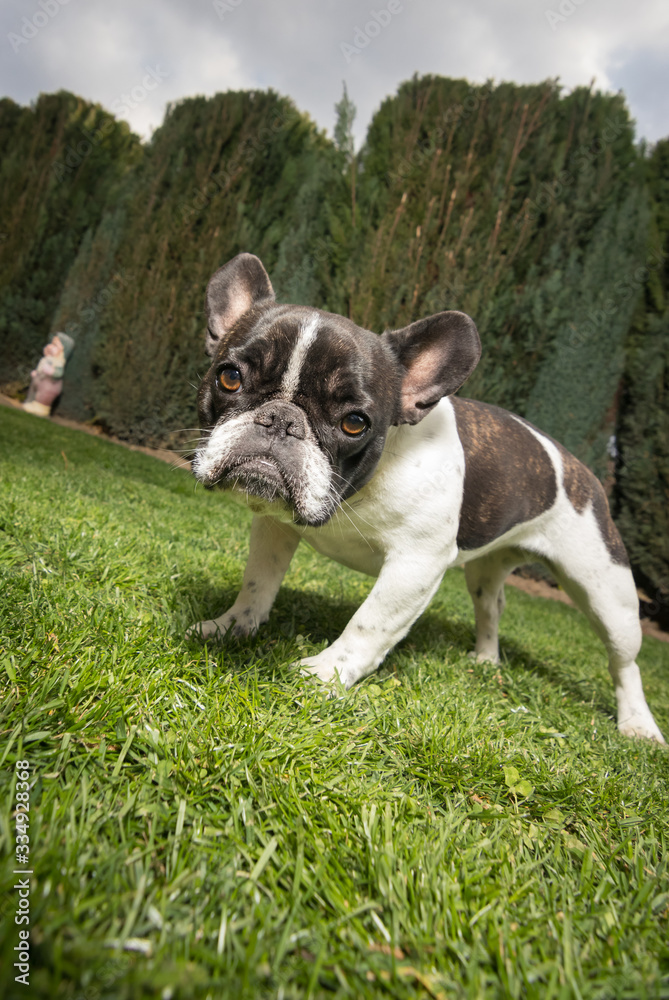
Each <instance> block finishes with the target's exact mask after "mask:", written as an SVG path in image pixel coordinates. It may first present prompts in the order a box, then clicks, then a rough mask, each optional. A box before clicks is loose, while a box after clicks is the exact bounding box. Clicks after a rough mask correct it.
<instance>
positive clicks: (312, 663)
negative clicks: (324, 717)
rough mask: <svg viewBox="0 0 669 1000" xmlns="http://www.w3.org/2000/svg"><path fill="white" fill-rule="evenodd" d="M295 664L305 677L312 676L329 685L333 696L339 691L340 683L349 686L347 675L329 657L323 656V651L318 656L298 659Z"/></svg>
mask: <svg viewBox="0 0 669 1000" xmlns="http://www.w3.org/2000/svg"><path fill="white" fill-rule="evenodd" d="M324 652H327V650H324ZM295 666H296V667H298V669H299V671H300V673H301V674H302V676H303V677H310V678H312V679H313V680H318V681H320V682H321V683H322V684H326V685H328V686H329V687H330V688H331V689H332V695H333V696H334V695H335V694H336V693H337V690H338V688H339V685H340V684H341V685H343V686H344V687H347V684H346V680H345V677H343V676H342V674H341V672H340V671H339V670H337V668H336V667H335V665H334V664H333V663H332V662H331V661H330V660H329V658H327V657H323V654H322V653H318V654H317V655H316V656H306V657H305V658H304V659H303V660H298V661H297V663H296V664H295Z"/></svg>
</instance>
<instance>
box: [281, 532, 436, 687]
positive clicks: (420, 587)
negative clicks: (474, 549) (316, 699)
mask: <svg viewBox="0 0 669 1000" xmlns="http://www.w3.org/2000/svg"><path fill="white" fill-rule="evenodd" d="M422 555H423V559H421V558H420V556H421V553H417V552H416V551H415V549H413V550H412V552H411V556H410V557H407V556H406V555H403V554H400V553H398V554H397V555H391V556H390V557H389V558H388V559H387V560H386V562H385V563H384V564H383V567H382V569H381V572H380V574H379V576H378V579H377V581H376V583H375V584H374V587H373V588H372V591H371V593H370V594H369V597H368V598H367V600H366V601H365V602H364V604H362V605H361V606H360V608H358V610H357V611H356V613H355V614H354V615H353V617H352V618H351V620H350V622H349V623H348V625H347V626H346V628H345V629H344V631H343V632H342V634H341V635H340V636H339V638H338V639H336V640H335V641H334V642H333V643H332V645H330V646H328V647H327V649H324V650H323V651H322V652H321V653H317V654H316V655H315V656H309V657H307V658H306V659H304V660H300V661H299V664H298V665H299V666H300V667H301V668H302V672H303V673H304V674H307V675H308V674H311V675H313V676H315V677H318V678H319V679H320V680H321V681H324V682H325V683H328V682H330V681H333V680H334V679H335V678H336V677H338V678H339V680H340V681H341V683H342V684H343V685H344V687H345V688H350V687H351V686H352V685H353V684H355V683H356V681H359V680H361V679H362V678H363V677H366V676H367V675H368V674H371V673H372V671H374V670H376V668H377V667H378V665H379V664H380V663H381V661H382V660H383V658H384V657H385V656H386V654H387V653H388V652H389V651H390V650H391V649H392V648H393V646H395V645H396V644H397V643H398V642H399V641H400V639H401V638H402V637H403V636H405V635H406V633H407V632H408V631H409V629H410V628H411V626H412V625H413V623H414V622H415V621H416V619H417V618H418V617H419V615H421V614H422V612H423V611H424V610H425V608H426V607H427V605H428V604H429V603H430V601H431V600H432V598H433V597H434V594H435V592H436V590H437V588H438V586H439V584H440V582H441V578H442V576H443V575H444V570H445V568H446V566H447V565H448V563H449V561H450V560H449V559H448V558H446V557H445V558H443V560H442V559H439V560H438V561H436V560H435V556H434V554H432V553H430V554H428V553H425V552H423V553H422Z"/></svg>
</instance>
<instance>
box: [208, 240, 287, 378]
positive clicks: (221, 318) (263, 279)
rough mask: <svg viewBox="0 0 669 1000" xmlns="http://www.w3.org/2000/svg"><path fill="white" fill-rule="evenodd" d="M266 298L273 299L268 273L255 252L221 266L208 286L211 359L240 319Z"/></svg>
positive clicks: (244, 254) (209, 349)
mask: <svg viewBox="0 0 669 1000" xmlns="http://www.w3.org/2000/svg"><path fill="white" fill-rule="evenodd" d="M263 299H270V300H272V301H273V300H274V289H273V288H272V283H271V281H270V280H269V277H268V275H267V271H266V270H265V268H264V267H263V266H262V264H261V263H260V261H259V260H258V258H257V257H254V255H253V254H252V253H240V254H237V256H236V257H233V258H232V260H230V261H228V263H227V264H224V265H223V267H219V269H218V271H216V273H215V274H214V275H213V276H212V278H211V279H210V281H209V284H208V285H207V295H206V300H205V304H206V309H207V336H206V339H205V345H204V349H205V353H206V354H208V355H209V357H210V358H213V357H215V355H216V352H217V350H218V348H219V346H220V344H221V343H222V341H224V340H225V338H226V336H227V335H228V334H229V333H230V331H231V330H232V328H233V327H234V325H235V323H236V322H237V320H238V319H240V318H241V317H242V316H243V315H244V313H245V312H248V310H249V309H250V308H251V307H252V306H254V305H256V303H258V302H261V301H262V300H263Z"/></svg>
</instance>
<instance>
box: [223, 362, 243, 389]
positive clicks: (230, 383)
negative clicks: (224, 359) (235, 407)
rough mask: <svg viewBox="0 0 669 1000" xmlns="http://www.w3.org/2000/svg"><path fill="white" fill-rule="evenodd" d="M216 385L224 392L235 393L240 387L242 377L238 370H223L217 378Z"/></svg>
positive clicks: (230, 368)
mask: <svg viewBox="0 0 669 1000" xmlns="http://www.w3.org/2000/svg"><path fill="white" fill-rule="evenodd" d="M218 384H219V385H220V387H221V389H225V391H226V392H237V390H238V389H241V386H242V376H241V372H240V371H239V369H238V368H232V367H229V368H223V369H222V371H221V372H220V373H219V376H218Z"/></svg>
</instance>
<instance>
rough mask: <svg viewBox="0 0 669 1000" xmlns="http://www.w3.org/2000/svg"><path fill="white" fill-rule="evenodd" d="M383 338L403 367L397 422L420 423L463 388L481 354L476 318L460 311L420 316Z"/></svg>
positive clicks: (387, 333)
mask: <svg viewBox="0 0 669 1000" xmlns="http://www.w3.org/2000/svg"><path fill="white" fill-rule="evenodd" d="M382 339H383V340H384V341H385V343H386V344H387V345H388V346H389V347H390V349H391V350H392V352H393V353H394V355H395V357H396V358H397V360H398V361H399V363H400V365H401V366H402V368H403V370H404V371H403V375H402V386H401V398H400V404H399V414H398V416H397V419H396V420H395V423H397V424H417V423H418V421H419V420H422V419H423V417H425V416H427V414H428V413H429V412H430V410H431V409H432V408H433V407H434V406H436V405H437V403H438V402H439V400H440V399H441V398H442V396H450V394H451V393H452V392H455V390H456V389H459V388H460V386H461V385H462V383H463V382H464V381H465V379H467V378H468V377H469V376H470V375H471V373H472V372H473V371H474V369H475V368H476V365H477V364H478V361H479V358H480V357H481V341H480V339H479V335H478V331H477V329H476V326H475V325H474V321H473V320H472V319H470V318H469V316H467V315H465V313H461V312H454V311H449V312H441V313H437V314H436V315H435V316H428V318H427V319H419V320H418V321H417V322H416V323H412V324H411V326H405V327H404V329H402V330H391V331H388V332H386V333H384V334H383V335H382Z"/></svg>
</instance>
